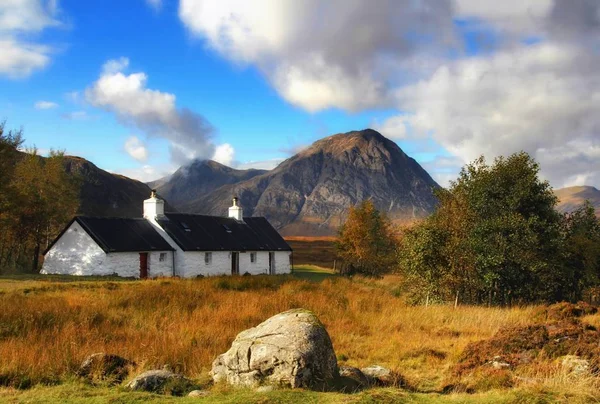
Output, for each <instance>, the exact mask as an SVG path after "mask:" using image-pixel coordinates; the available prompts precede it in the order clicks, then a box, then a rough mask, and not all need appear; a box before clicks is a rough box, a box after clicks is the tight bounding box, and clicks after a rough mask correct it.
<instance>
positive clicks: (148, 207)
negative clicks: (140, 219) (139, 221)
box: [144, 189, 165, 220]
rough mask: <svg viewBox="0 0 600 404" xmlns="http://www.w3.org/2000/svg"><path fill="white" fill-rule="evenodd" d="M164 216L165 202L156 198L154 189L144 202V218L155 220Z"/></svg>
mask: <svg viewBox="0 0 600 404" xmlns="http://www.w3.org/2000/svg"><path fill="white" fill-rule="evenodd" d="M164 214H165V201H163V200H162V199H160V198H159V197H157V196H156V189H153V190H152V194H150V199H146V200H145V201H144V218H145V219H150V220H156V219H157V218H158V217H160V216H164Z"/></svg>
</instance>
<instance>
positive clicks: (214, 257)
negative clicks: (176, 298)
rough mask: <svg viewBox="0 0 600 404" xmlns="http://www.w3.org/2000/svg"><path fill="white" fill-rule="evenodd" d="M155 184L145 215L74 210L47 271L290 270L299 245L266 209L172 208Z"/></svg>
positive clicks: (143, 274) (185, 273) (48, 256)
mask: <svg viewBox="0 0 600 404" xmlns="http://www.w3.org/2000/svg"><path fill="white" fill-rule="evenodd" d="M164 206H165V203H164V201H163V200H162V199H160V198H158V197H157V196H156V192H155V191H153V192H152V195H151V197H150V199H147V200H145V201H144V217H143V218H96V217H83V216H78V217H76V218H74V219H73V220H72V221H71V222H70V223H69V224H68V225H67V226H66V228H65V229H64V230H63V232H62V233H61V234H60V235H59V236H58V237H57V238H56V240H54V242H53V243H52V244H51V245H50V247H49V248H48V249H47V250H46V252H45V259H44V265H43V267H42V271H41V273H43V274H69V275H115V274H116V275H118V276H126V277H136V278H147V277H151V278H153V277H157V276H180V277H185V278H191V277H196V276H200V275H202V276H207V275H238V274H245V273H249V274H252V275H257V274H285V273H290V272H291V254H292V249H291V248H290V246H289V245H288V244H287V243H286V242H285V240H284V239H283V238H282V237H281V235H279V233H278V232H277V230H275V229H274V228H273V226H271V224H270V223H269V222H268V221H267V219H265V218H264V217H243V210H242V207H241V206H239V205H238V199H237V198H234V199H233V206H231V207H230V208H229V215H228V216H227V217H220V216H205V215H193V214H183V213H165V212H164Z"/></svg>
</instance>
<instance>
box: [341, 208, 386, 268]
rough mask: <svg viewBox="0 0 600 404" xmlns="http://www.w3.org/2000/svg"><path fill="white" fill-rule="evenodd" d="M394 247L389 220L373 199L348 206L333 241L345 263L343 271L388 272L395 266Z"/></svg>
mask: <svg viewBox="0 0 600 404" xmlns="http://www.w3.org/2000/svg"><path fill="white" fill-rule="evenodd" d="M396 248H397V242H396V237H395V235H394V233H393V231H392V226H391V223H390V221H389V219H388V218H387V217H386V216H385V214H382V213H381V212H379V211H378V210H377V209H376V208H375V205H373V202H371V201H364V202H362V203H361V204H359V205H358V206H355V207H352V208H350V212H349V214H348V219H347V220H346V222H345V223H344V224H343V225H342V227H341V228H340V231H339V237H338V241H337V243H336V250H337V255H338V257H340V258H341V259H342V260H343V261H344V265H345V268H344V270H343V271H342V272H343V273H346V274H353V273H359V274H362V275H367V276H376V277H377V276H381V275H383V274H385V273H387V272H390V271H391V270H392V269H393V268H394V267H395V265H396Z"/></svg>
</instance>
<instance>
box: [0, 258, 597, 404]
mask: <svg viewBox="0 0 600 404" xmlns="http://www.w3.org/2000/svg"><path fill="white" fill-rule="evenodd" d="M399 281H400V280H399V278H397V277H394V276H388V277H386V278H384V279H381V280H370V279H363V278H354V279H352V280H350V279H346V278H340V277H337V276H335V275H333V274H331V272H330V271H327V270H325V269H321V268H319V267H306V266H303V267H299V268H297V270H296V273H295V274H294V275H292V276H275V277H268V276H256V277H236V278H231V277H215V278H204V279H198V280H180V279H159V280H149V281H130V280H122V279H102V280H98V279H81V278H73V277H37V276H31V277H5V278H0V307H2V309H1V310H0V385H1V386H2V387H0V401H1V402H48V403H50V402H82V403H100V402H109V401H110V402H123V403H125V402H145V401H155V402H177V403H178V402H181V403H185V402H198V401H201V402H231V403H246V402H257V403H258V402H260V403H270V402H273V403H279V402H290V403H291V402H306V403H311V402H315V403H316V402H319V403H321V402H325V403H327V402H332V403H336V402H350V403H353V402H554V401H564V402H590V401H600V390H599V389H598V387H599V386H600V383H599V382H598V378H597V377H596V376H595V375H589V376H585V377H584V376H579V377H577V376H572V375H570V374H568V373H565V371H564V370H562V369H561V368H560V367H558V366H556V364H555V363H554V362H552V361H547V362H540V363H534V364H532V365H530V366H528V367H526V368H524V369H521V370H519V371H515V372H514V374H513V373H511V374H510V375H509V376H506V374H502V377H496V378H495V377H494V375H490V374H484V375H479V376H478V375H476V374H474V375H467V376H464V377H462V379H461V380H458V381H457V380H456V376H455V375H453V368H454V367H455V365H456V364H457V363H458V361H459V359H460V357H461V354H462V353H463V350H464V348H465V347H466V346H467V345H468V344H469V343H471V342H474V341H479V340H483V339H487V338H490V337H491V336H493V335H494V334H495V333H496V332H497V331H498V330H499V329H500V328H502V327H506V326H523V325H527V324H531V323H533V322H535V321H537V320H536V313H537V312H539V308H538V307H534V306H532V307H517V308H511V309H508V308H485V307H470V306H464V307H459V308H457V309H454V308H453V307H451V306H444V305H441V306H430V307H427V308H426V307H422V306H410V305H407V304H406V303H405V302H404V300H403V298H402V293H401V291H400V290H399V289H398V285H399ZM298 307H303V308H306V309H310V310H312V311H314V312H315V313H316V314H317V316H318V317H319V318H320V319H321V321H322V322H323V323H324V324H325V326H326V327H327V330H328V332H329V334H330V336H331V339H332V342H333V346H334V349H335V351H336V354H337V357H338V362H339V364H340V365H348V366H356V367H365V366H368V365H372V364H379V365H382V366H385V367H388V368H390V369H393V370H395V371H397V372H399V373H401V374H402V375H403V376H404V377H405V378H406V380H407V381H408V383H409V386H410V388H409V389H407V390H402V389H391V388H387V389H384V388H377V389H370V390H365V391H363V392H360V393H356V394H341V393H320V392H312V391H303V390H296V391H291V390H280V391H271V392H267V393H257V392H254V391H251V390H231V389H227V388H224V387H223V386H211V385H210V382H209V378H208V376H207V372H208V371H209V370H210V367H211V363H212V361H213V359H214V358H215V357H216V356H217V355H218V354H220V353H222V352H225V351H226V350H227V349H228V348H229V346H230V344H231V342H232V341H233V339H234V338H235V336H236V335H237V334H238V333H239V332H241V331H242V330H245V329H247V328H250V327H252V326H254V325H257V324H258V323H260V322H262V321H263V320H265V319H266V318H268V317H270V316H272V315H274V314H276V313H279V312H281V311H285V310H288V309H291V308H298ZM582 321H583V322H585V323H587V324H590V325H594V326H600V315H599V314H595V315H588V316H585V317H583V318H582ZM95 352H108V353H114V354H117V355H121V356H123V357H126V358H128V359H131V360H133V361H135V362H136V363H137V369H136V372H141V371H143V370H147V369H155V368H162V367H163V366H164V365H169V366H171V367H172V368H173V369H174V370H176V371H178V372H181V373H183V374H184V375H186V376H187V377H189V378H191V379H193V380H194V381H195V382H196V383H197V384H198V386H199V387H200V388H203V389H207V390H208V391H209V394H208V396H207V397H205V398H203V399H198V398H195V399H191V398H185V397H183V398H179V397H171V396H160V395H154V394H146V393H132V392H129V391H126V389H125V388H124V387H122V386H116V387H109V386H105V385H100V386H92V385H90V384H86V383H83V382H82V381H80V380H78V379H76V377H75V376H74V375H75V372H76V371H77V369H78V367H79V365H80V364H81V362H82V360H83V359H84V358H85V357H86V356H87V355H89V354H92V353H95ZM507 377H509V379H507ZM459 384H460V385H461V386H463V387H462V388H460V389H455V388H453V387H452V386H456V385H459ZM465 391H468V392H469V393H470V394H467V393H466V392H465Z"/></svg>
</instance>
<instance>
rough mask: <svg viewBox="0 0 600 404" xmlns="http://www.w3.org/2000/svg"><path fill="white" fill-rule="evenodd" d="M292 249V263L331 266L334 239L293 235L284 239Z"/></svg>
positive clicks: (333, 258)
mask: <svg viewBox="0 0 600 404" xmlns="http://www.w3.org/2000/svg"><path fill="white" fill-rule="evenodd" d="M286 241H287V242H288V244H289V245H290V247H292V249H293V250H294V256H293V259H294V265H316V266H320V267H323V268H333V265H334V261H335V244H334V242H335V240H334V239H331V238H330V239H311V238H307V237H302V238H300V237H295V238H290V239H286Z"/></svg>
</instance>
